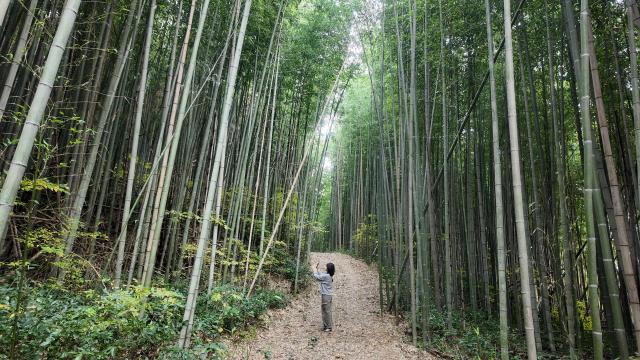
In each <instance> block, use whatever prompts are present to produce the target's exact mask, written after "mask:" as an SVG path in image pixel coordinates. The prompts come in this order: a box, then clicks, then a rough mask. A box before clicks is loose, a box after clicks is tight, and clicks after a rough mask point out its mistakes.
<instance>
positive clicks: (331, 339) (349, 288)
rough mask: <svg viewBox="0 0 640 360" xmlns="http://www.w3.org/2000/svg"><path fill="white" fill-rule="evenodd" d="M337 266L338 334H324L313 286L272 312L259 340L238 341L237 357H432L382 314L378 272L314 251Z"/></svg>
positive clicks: (234, 350)
mask: <svg viewBox="0 0 640 360" xmlns="http://www.w3.org/2000/svg"><path fill="white" fill-rule="evenodd" d="M318 262H319V263H320V264H321V267H322V265H323V264H326V263H327V262H333V263H334V264H335V265H336V275H335V276H334V292H335V295H334V298H333V322H334V329H333V332H332V333H325V332H322V331H321V330H322V320H321V317H320V295H319V290H318V285H317V284H313V285H312V286H310V287H309V289H308V290H307V291H306V292H305V293H303V294H300V296H298V298H296V299H295V300H294V301H293V302H292V303H291V304H290V305H289V306H288V307H287V308H285V309H282V310H276V311H272V312H270V313H269V315H270V316H269V317H270V320H269V323H268V324H267V325H266V326H265V328H263V329H260V330H258V333H257V334H256V336H255V338H253V339H251V340H247V341H244V342H241V343H239V344H232V345H231V346H230V356H231V358H232V359H431V358H433V357H432V356H431V355H429V354H427V353H426V352H423V351H421V350H419V349H417V348H415V347H414V346H412V345H411V344H410V339H409V338H408V337H407V336H404V335H403V334H402V332H403V330H404V329H406V328H407V327H406V325H405V324H402V325H400V326H398V327H396V326H395V322H394V319H393V317H391V316H389V315H386V314H385V315H383V316H380V315H379V314H378V312H379V305H378V273H377V271H376V270H375V269H374V268H372V267H369V266H368V265H366V264H365V263H363V262H362V261H359V260H356V259H354V258H352V257H350V256H348V255H344V254H339V253H312V254H311V263H312V264H314V266H315V264H316V263H318Z"/></svg>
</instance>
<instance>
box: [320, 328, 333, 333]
mask: <svg viewBox="0 0 640 360" xmlns="http://www.w3.org/2000/svg"><path fill="white" fill-rule="evenodd" d="M322 331H324V332H331V331H333V330H332V329H331V328H326V329H324V330H322Z"/></svg>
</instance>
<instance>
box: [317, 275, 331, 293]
mask: <svg viewBox="0 0 640 360" xmlns="http://www.w3.org/2000/svg"><path fill="white" fill-rule="evenodd" d="M313 277H315V278H316V280H318V281H319V282H320V294H322V295H333V279H332V278H331V275H329V274H327V273H321V272H314V273H313Z"/></svg>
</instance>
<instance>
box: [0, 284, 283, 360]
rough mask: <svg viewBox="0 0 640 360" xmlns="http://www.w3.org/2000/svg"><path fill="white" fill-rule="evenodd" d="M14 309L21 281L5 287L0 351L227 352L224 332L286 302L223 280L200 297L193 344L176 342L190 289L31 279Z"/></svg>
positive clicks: (56, 354) (32, 354) (0, 301)
mask: <svg viewBox="0 0 640 360" xmlns="http://www.w3.org/2000/svg"><path fill="white" fill-rule="evenodd" d="M22 291H23V298H24V299H26V300H23V306H20V310H18V311H16V288H15V287H12V286H7V285H2V286H0V358H10V357H13V358H20V359H26V358H46V359H110V358H163V359H191V358H200V357H201V356H207V357H208V358H223V357H224V347H223V346H222V345H221V343H220V338H221V336H222V335H225V334H234V333H236V332H237V331H239V330H241V329H244V328H246V327H247V326H250V325H251V324H253V323H255V322H256V321H257V319H259V318H260V316H261V315H262V314H264V313H265V312H266V311H267V310H268V309H269V308H282V307H284V306H286V304H287V299H286V297H285V296H284V295H283V294H281V293H279V292H276V291H271V290H264V289H257V290H256V292H255V293H254V295H252V297H251V298H248V299H247V298H245V297H244V296H243V293H242V289H241V288H240V289H239V288H235V287H232V286H221V287H216V288H214V289H213V291H212V293H211V295H206V294H203V295H201V296H200V297H199V298H198V307H197V313H196V320H195V323H194V335H193V337H192V346H191V349H189V350H181V349H177V348H175V347H174V346H175V342H176V340H177V335H178V334H179V332H180V328H181V326H182V316H183V312H184V306H185V298H186V296H185V294H184V293H181V292H178V291H174V290H170V289H167V288H151V289H144V288H142V287H132V288H130V289H127V290H114V291H95V290H86V291H82V292H77V291H67V290H65V289H62V288H60V287H58V286H56V285H55V284H35V283H34V284H30V286H27V287H25V288H24V289H23V290H22Z"/></svg>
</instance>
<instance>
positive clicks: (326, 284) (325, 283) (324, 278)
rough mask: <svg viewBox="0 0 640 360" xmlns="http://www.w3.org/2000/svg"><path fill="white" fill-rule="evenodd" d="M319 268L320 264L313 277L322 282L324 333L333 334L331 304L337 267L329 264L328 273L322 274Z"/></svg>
mask: <svg viewBox="0 0 640 360" xmlns="http://www.w3.org/2000/svg"><path fill="white" fill-rule="evenodd" d="M318 266H320V263H317V264H316V271H315V272H314V273H313V277H315V278H316V280H317V281H319V282H320V295H321V297H322V305H321V309H322V324H323V331H325V332H331V331H332V330H333V318H332V313H331V302H332V299H333V274H335V272H336V267H335V265H333V263H327V272H320V271H318Z"/></svg>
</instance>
